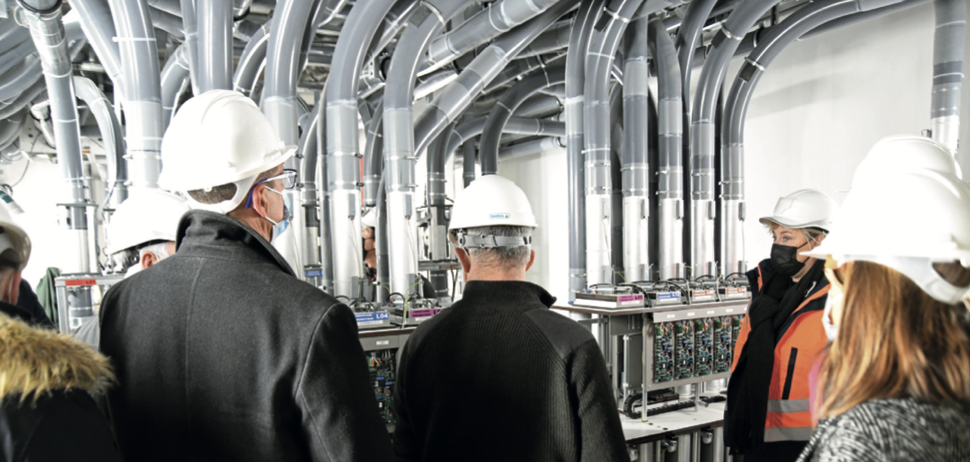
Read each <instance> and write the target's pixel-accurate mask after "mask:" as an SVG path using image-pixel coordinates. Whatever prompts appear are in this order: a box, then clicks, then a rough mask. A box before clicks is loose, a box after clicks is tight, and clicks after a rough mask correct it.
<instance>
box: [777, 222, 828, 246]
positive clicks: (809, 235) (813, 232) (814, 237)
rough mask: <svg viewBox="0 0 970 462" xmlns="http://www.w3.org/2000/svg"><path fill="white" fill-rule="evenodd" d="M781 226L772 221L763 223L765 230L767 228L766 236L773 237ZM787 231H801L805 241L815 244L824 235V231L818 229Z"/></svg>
mask: <svg viewBox="0 0 970 462" xmlns="http://www.w3.org/2000/svg"><path fill="white" fill-rule="evenodd" d="M781 226H783V225H780V224H778V223H775V222H773V221H769V222H768V223H765V228H768V234H771V235H774V233H775V230H776V229H778V228H779V227H781ZM789 229H793V230H795V231H801V232H802V233H803V234H804V235H805V239H806V240H808V241H809V242H814V243H816V244H818V238H819V237H822V236H824V235H825V231H822V230H821V229H819V228H789Z"/></svg>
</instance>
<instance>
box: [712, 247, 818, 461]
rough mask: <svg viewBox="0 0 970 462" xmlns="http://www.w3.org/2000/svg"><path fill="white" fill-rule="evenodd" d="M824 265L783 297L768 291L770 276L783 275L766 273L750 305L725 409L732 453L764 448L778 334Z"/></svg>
mask: <svg viewBox="0 0 970 462" xmlns="http://www.w3.org/2000/svg"><path fill="white" fill-rule="evenodd" d="M824 267H825V262H824V261H822V260H819V261H817V262H816V263H815V264H814V265H813V266H812V268H811V269H809V270H808V273H807V274H805V277H803V278H802V279H801V280H799V281H798V283H797V284H795V285H793V286H791V287H789V288H788V290H787V291H786V292H785V294H784V296H783V297H782V298H781V300H778V299H777V298H775V297H772V296H769V295H768V294H766V293H764V292H765V288H767V287H768V286H769V285H770V284H771V283H772V282H773V281H771V280H769V277H773V278H780V277H783V276H781V275H777V274H771V275H770V276H766V277H765V281H766V282H765V284H764V287H763V288H762V289H761V292H759V294H758V297H756V298H755V299H754V301H753V302H752V303H751V306H750V307H749V308H748V323H749V325H750V326H751V332H749V333H748V339H747V341H746V342H745V344H744V347H743V349H742V350H741V355H740V357H739V358H738V364H737V366H736V367H735V369H734V372H733V373H732V374H731V380H730V382H729V383H728V400H727V409H726V410H725V411H724V424H725V425H724V438H725V446H728V447H730V448H731V454H757V453H759V451H760V450H761V449H763V445H764V439H765V417H766V416H767V414H768V388H769V386H770V385H771V375H772V372H773V368H774V365H775V346H776V342H777V339H778V335H777V334H778V332H779V331H780V329H781V328H782V327H783V326H784V325H785V324H786V322H787V321H788V318H790V317H791V315H792V313H794V312H795V310H796V309H798V306H799V305H801V303H802V302H803V301H804V300H805V298H806V297H807V295H808V292H809V291H810V290H812V289H813V287H815V285H816V283H817V282H818V281H819V280H820V279H821V278H823V277H825V273H824V272H823V269H824ZM772 273H773V272H772ZM786 279H787V278H786ZM789 281H790V280H789Z"/></svg>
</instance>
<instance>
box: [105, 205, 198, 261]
mask: <svg viewBox="0 0 970 462" xmlns="http://www.w3.org/2000/svg"><path fill="white" fill-rule="evenodd" d="M189 210H190V208H189V204H188V202H187V201H186V200H185V199H183V198H181V197H179V196H176V195H175V194H172V193H170V192H167V191H162V190H160V189H149V190H147V191H143V192H141V193H139V194H138V195H137V196H131V197H129V198H128V199H126V200H125V201H124V202H122V203H121V205H119V206H118V210H116V211H115V213H114V214H113V215H111V222H110V223H109V224H108V227H107V230H106V233H107V238H108V248H107V251H108V255H113V254H115V253H118V252H121V251H122V250H125V249H127V248H130V247H134V246H137V245H141V244H144V243H146V242H151V241H174V240H175V238H176V236H175V233H176V231H177V229H178V225H179V219H181V218H182V215H184V214H185V212H188V211H189Z"/></svg>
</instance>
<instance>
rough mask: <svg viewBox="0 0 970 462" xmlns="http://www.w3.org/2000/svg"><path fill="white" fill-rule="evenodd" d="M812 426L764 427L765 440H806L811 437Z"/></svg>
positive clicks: (773, 441)
mask: <svg viewBox="0 0 970 462" xmlns="http://www.w3.org/2000/svg"><path fill="white" fill-rule="evenodd" d="M813 431H814V430H813V429H812V427H772V428H766V429H765V442H766V443H775V442H778V441H808V440H809V439H810V438H811V437H812V432H813Z"/></svg>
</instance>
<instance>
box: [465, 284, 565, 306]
mask: <svg viewBox="0 0 970 462" xmlns="http://www.w3.org/2000/svg"><path fill="white" fill-rule="evenodd" d="M461 298H462V300H465V299H468V300H474V301H475V302H476V303H490V304H492V303H494V304H497V305H507V304H516V305H521V304H523V303H528V302H535V303H541V304H542V305H545V307H546V308H548V307H551V306H552V304H553V303H555V302H556V297H553V296H552V295H550V294H549V292H547V291H546V289H543V288H542V287H540V286H538V285H536V284H533V283H531V282H526V281H469V282H468V283H466V284H465V289H464V290H463V291H462V295H461Z"/></svg>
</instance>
